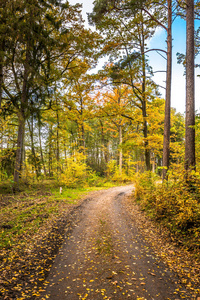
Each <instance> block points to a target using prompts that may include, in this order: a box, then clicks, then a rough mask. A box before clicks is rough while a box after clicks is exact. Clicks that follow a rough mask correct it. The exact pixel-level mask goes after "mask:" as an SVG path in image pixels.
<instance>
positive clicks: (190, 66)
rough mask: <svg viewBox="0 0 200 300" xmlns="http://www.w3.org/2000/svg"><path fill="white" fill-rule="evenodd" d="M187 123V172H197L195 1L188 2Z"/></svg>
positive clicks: (188, 0) (189, 0)
mask: <svg viewBox="0 0 200 300" xmlns="http://www.w3.org/2000/svg"><path fill="white" fill-rule="evenodd" d="M186 23H187V29H186V30H187V41H186V121H185V170H186V171H189V170H195V164H196V162H195V128H194V126H195V104H194V103H195V102H194V1H193V0H187V1H186Z"/></svg>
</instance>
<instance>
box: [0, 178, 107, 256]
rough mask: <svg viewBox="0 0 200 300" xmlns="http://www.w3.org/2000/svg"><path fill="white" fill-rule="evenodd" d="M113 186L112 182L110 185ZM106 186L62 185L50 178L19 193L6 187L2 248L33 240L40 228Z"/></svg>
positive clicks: (0, 220) (1, 205)
mask: <svg viewBox="0 0 200 300" xmlns="http://www.w3.org/2000/svg"><path fill="white" fill-rule="evenodd" d="M110 185H111V184H110ZM108 186H109V185H107V186H103V187H86V188H84V187H81V188H74V189H70V188H65V187H63V188H62V193H60V187H59V186H57V184H56V183H54V182H51V181H47V182H45V183H43V184H33V185H31V186H29V187H22V191H21V192H18V193H17V194H12V193H10V194H8V193H6V191H8V190H9V187H8V186H6V187H5V186H4V189H3V193H2V194H0V197H1V202H0V250H10V249H12V248H13V247H16V246H19V245H21V246H25V244H27V243H30V240H32V239H33V236H34V234H35V233H37V231H38V229H40V228H41V227H44V226H45V224H46V223H47V222H49V221H51V220H54V219H56V218H58V217H59V216H60V215H61V214H63V213H66V212H67V210H68V209H69V208H70V207H71V205H76V204H77V203H78V201H79V200H80V199H81V198H82V197H83V196H86V195H87V193H89V192H91V191H96V190H100V189H102V188H107V187H108Z"/></svg>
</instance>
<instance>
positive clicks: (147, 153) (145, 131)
mask: <svg viewBox="0 0 200 300" xmlns="http://www.w3.org/2000/svg"><path fill="white" fill-rule="evenodd" d="M141 53H142V100H143V101H142V115H143V134H144V149H145V164H146V170H147V171H149V170H150V169H151V161H150V150H149V143H148V127H147V108H146V103H147V99H146V98H147V97H146V62H145V39H144V32H143V23H142V41H141Z"/></svg>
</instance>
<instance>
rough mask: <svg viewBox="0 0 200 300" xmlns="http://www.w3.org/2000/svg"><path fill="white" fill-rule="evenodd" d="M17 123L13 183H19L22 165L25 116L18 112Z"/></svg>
mask: <svg viewBox="0 0 200 300" xmlns="http://www.w3.org/2000/svg"><path fill="white" fill-rule="evenodd" d="M18 119H19V125H18V137H17V151H16V159H15V170H14V182H15V184H18V183H19V178H20V170H21V165H22V154H23V153H22V152H23V144H24V130H25V118H24V115H23V114H22V113H19V116H18Z"/></svg>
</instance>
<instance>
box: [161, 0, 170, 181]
mask: <svg viewBox="0 0 200 300" xmlns="http://www.w3.org/2000/svg"><path fill="white" fill-rule="evenodd" d="M171 78H172V3H171V0H168V27H167V75H166V95H165V122H164V140H163V171H162V179H163V180H164V179H166V175H167V170H168V168H169V153H170V112H171Z"/></svg>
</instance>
